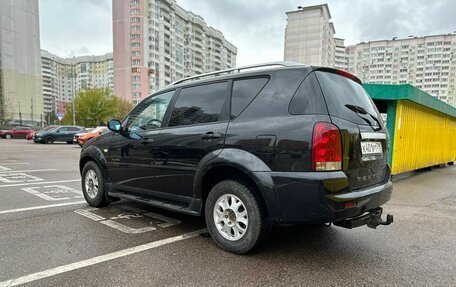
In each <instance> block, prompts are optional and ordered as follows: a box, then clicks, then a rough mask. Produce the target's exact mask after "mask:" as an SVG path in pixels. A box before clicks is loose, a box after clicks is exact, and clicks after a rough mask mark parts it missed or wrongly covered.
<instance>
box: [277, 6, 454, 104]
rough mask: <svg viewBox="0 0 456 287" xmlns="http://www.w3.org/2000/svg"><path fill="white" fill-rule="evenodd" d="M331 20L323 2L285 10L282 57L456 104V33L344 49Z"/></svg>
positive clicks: (363, 44) (357, 45) (360, 44)
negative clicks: (405, 87) (401, 86)
mask: <svg viewBox="0 0 456 287" xmlns="http://www.w3.org/2000/svg"><path fill="white" fill-rule="evenodd" d="M330 19H331V14H330V12H329V9H328V6H327V5H326V4H323V5H317V6H310V7H298V10H296V11H291V12H287V21H288V22H287V26H286V29H285V60H286V61H296V62H301V63H305V64H309V65H317V66H327V67H335V68H338V69H343V70H347V71H349V72H351V73H353V74H355V75H356V76H357V77H359V78H360V79H361V80H362V81H363V82H366V83H380V84H405V83H407V84H412V85H414V86H416V87H418V88H420V89H422V90H424V91H425V92H427V93H429V94H431V95H433V96H435V97H437V98H438V99H440V100H442V101H445V102H447V103H449V104H451V105H453V106H456V82H455V81H456V57H455V55H456V33H454V32H453V33H452V34H444V35H430V36H421V37H413V36H412V37H409V38H405V39H397V38H396V37H395V38H393V39H392V40H379V41H370V42H362V43H359V44H356V45H351V46H348V47H345V45H344V40H343V39H340V38H335V37H334V33H335V30H334V26H333V25H332V23H331V22H329V20H330Z"/></svg>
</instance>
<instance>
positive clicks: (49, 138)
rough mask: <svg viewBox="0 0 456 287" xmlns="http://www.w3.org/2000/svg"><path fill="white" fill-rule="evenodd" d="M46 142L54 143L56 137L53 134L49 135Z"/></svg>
mask: <svg viewBox="0 0 456 287" xmlns="http://www.w3.org/2000/svg"><path fill="white" fill-rule="evenodd" d="M44 142H45V143H47V144H53V143H54V138H53V137H51V136H48V137H46V138H45V139H44Z"/></svg>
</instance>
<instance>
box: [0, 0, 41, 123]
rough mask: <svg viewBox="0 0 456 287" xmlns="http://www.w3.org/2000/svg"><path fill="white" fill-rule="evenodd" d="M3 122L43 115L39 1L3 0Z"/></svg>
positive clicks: (0, 103)
mask: <svg viewBox="0 0 456 287" xmlns="http://www.w3.org/2000/svg"><path fill="white" fill-rule="evenodd" d="M0 20H1V21H0V123H1V122H3V121H17V122H19V121H20V122H23V123H25V122H27V123H28V124H31V123H32V122H39V121H40V119H41V116H42V114H43V96H42V91H41V57H40V31H39V14H38V0H15V1H0Z"/></svg>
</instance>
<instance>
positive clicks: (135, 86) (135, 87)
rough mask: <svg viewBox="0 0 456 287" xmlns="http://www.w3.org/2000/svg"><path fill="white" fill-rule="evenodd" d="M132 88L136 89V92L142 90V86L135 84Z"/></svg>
mask: <svg viewBox="0 0 456 287" xmlns="http://www.w3.org/2000/svg"><path fill="white" fill-rule="evenodd" d="M131 88H132V89H134V90H139V89H141V85H140V84H133V85H131Z"/></svg>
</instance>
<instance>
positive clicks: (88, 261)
mask: <svg viewBox="0 0 456 287" xmlns="http://www.w3.org/2000/svg"><path fill="white" fill-rule="evenodd" d="M205 232H206V229H201V230H197V231H193V232H190V233H185V234H182V235H178V236H174V237H170V238H166V239H162V240H158V241H154V242H150V243H146V244H142V245H138V246H135V247H131V248H127V249H124V250H120V251H116V252H113V253H108V254H105V255H101V256H97V257H93V258H89V259H86V260H82V261H79V262H75V263H70V264H67V265H62V266H59V267H55V268H52V269H48V270H45V271H41V272H37V273H33V274H30V275H26V276H22V277H19V278H16V279H11V280H6V281H3V282H0V287H5V286H17V285H21V284H25V283H29V282H33V281H37V280H40V279H44V278H47V277H51V276H55V275H58V274H62V273H66V272H69V271H73V270H77V269H81V268H84V267H87V266H92V265H95V264H99V263H102V262H106V261H110V260H113V259H117V258H121V257H125V256H128V255H132V254H135V253H138V252H142V251H146V250H149V249H153V248H157V247H160V246H163V245H167V244H170V243H174V242H178V241H181V240H185V239H189V238H193V237H196V236H198V235H200V234H202V233H205Z"/></svg>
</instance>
